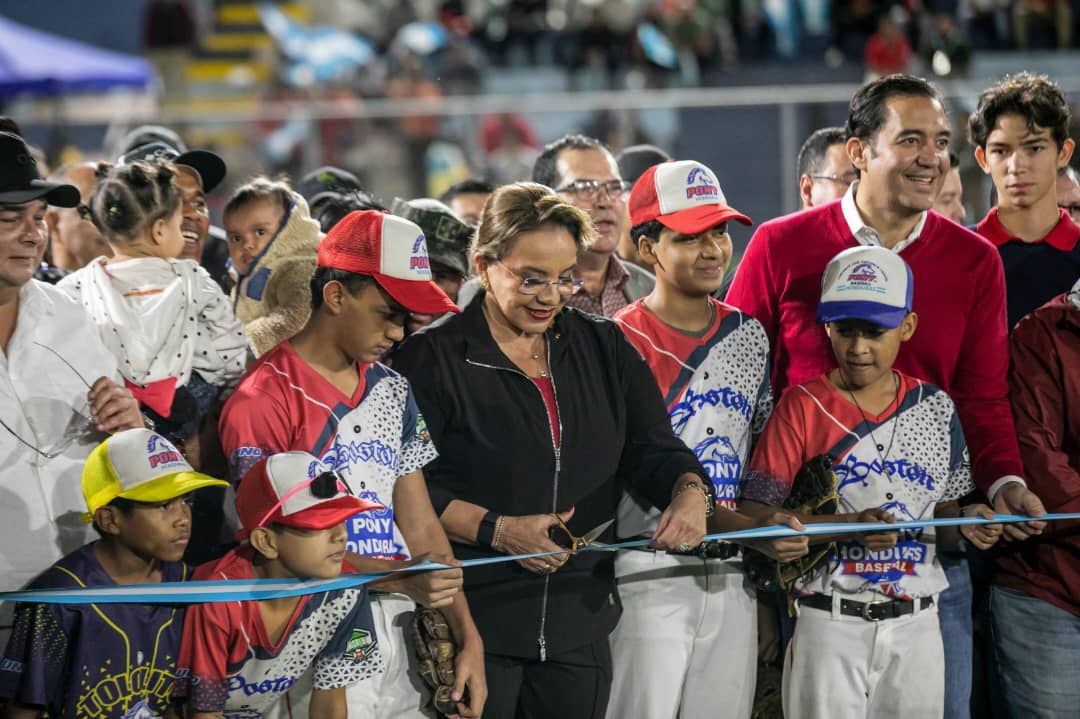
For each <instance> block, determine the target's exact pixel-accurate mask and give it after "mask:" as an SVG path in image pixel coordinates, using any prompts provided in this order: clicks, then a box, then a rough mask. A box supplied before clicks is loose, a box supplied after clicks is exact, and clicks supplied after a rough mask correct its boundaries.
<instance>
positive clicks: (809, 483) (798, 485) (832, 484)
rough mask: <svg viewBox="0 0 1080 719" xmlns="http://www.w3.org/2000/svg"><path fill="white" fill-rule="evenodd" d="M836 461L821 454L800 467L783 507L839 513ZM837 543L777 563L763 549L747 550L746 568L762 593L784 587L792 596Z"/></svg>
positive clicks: (744, 558) (822, 562) (744, 566)
mask: <svg viewBox="0 0 1080 719" xmlns="http://www.w3.org/2000/svg"><path fill="white" fill-rule="evenodd" d="M835 462H836V460H835V459H833V458H832V457H831V456H829V455H827V454H819V455H818V456H816V457H812V458H811V459H810V460H808V461H807V462H806V464H804V465H803V466H802V467H800V468H799V471H798V473H797V474H796V475H795V479H794V481H793V482H792V483H791V493H790V494H788V497H787V499H786V500H784V504H783V505H782V506H783V508H784V509H786V510H789V511H791V512H793V513H796V514H836V510H837V509H839V507H840V495H839V494H838V493H837V488H836V474H835V473H834V472H833V465H834V464H835ZM835 546H836V543H835V542H830V543H828V544H821V545H818V546H816V547H811V548H810V553H809V554H807V555H806V556H804V557H800V558H799V559H796V560H793V561H791V562H777V561H776V560H775V559H771V558H770V557H767V556H765V555H764V554H762V553H761V552H757V551H755V550H753V549H744V550H743V568H744V569H745V570H746V574H747V576H748V577H750V580H751V581H752V582H754V584H755V585H757V589H758V591H759V592H772V591H775V590H777V589H782V590H783V591H784V592H786V593H787V594H788V596H789V597H790V596H791V593H792V591H793V590H794V587H795V582H796V581H797V580H798V579H799V577H802V576H804V575H806V574H809V573H810V572H811V571H812V570H814V569H815V568H817V567H818V566H819V565H821V564H824V563H825V562H828V561H829V556H830V555H831V554H832V551H833V548H834V547H835Z"/></svg>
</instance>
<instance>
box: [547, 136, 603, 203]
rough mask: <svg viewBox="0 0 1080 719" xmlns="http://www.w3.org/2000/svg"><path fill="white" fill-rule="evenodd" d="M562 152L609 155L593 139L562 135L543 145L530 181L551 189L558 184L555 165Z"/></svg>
mask: <svg viewBox="0 0 1080 719" xmlns="http://www.w3.org/2000/svg"><path fill="white" fill-rule="evenodd" d="M563 150H600V151H602V152H607V153H609V154H610V151H609V150H608V148H607V146H606V145H605V144H604V143H602V142H600V141H599V140H597V139H596V138H595V137H586V136H585V135H577V134H575V135H563V136H562V137H560V138H559V139H558V140H555V141H554V142H550V143H548V144H547V145H544V149H543V150H541V151H540V155H539V157H537V158H536V162H534V163H533V171H532V181H533V182H539V183H540V184H541V185H547V186H548V187H550V188H551V189H553V190H554V189H555V186H556V185H558V184H559V171H558V170H557V169H556V167H555V164H556V162H557V161H558V159H559V153H561V152H562V151H563Z"/></svg>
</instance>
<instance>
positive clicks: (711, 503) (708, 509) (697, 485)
mask: <svg viewBox="0 0 1080 719" xmlns="http://www.w3.org/2000/svg"><path fill="white" fill-rule="evenodd" d="M688 489H696V490H698V491H699V492H701V496H702V497H704V498H705V516H706V517H711V516H713V515H714V514H716V501H715V500H714V499H713V495H712V492H710V491H709V489H708V488H707V487H706V486H705V483H704V482H702V481H701V480H700V479H691V480H687V481H686V482H684V483H683V485H682V486H681V487H679V488H678V489H676V490H675V494H673V495H671V498H672V499H675V498H676V497H678V496H679V495H680V494H682V493H683V492H685V491H686V490H688Z"/></svg>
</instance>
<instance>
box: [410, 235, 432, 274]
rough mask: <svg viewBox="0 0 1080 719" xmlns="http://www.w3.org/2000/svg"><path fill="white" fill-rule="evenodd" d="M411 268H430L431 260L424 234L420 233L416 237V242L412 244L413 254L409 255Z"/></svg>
mask: <svg viewBox="0 0 1080 719" xmlns="http://www.w3.org/2000/svg"><path fill="white" fill-rule="evenodd" d="M409 269H410V270H430V269H431V262H430V260H428V255H427V244H426V243H425V242H424V236H423V235H420V236H419V237H417V238H416V242H414V243H413V246H412V254H411V255H409Z"/></svg>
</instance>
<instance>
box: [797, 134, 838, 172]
mask: <svg viewBox="0 0 1080 719" xmlns="http://www.w3.org/2000/svg"><path fill="white" fill-rule="evenodd" d="M845 142H847V133H845V132H844V128H842V127H823V128H821V129H820V130H814V132H812V133H811V134H810V137H808V138H806V142H804V143H803V146H802V149H800V150H799V177H802V176H803V175H813V174H814V173H816V172H817V171H819V170H820V169H821V163H822V162H824V160H825V153H826V152H828V150H829V148H830V147H832V146H833V145H843V144H844V143H845Z"/></svg>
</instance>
